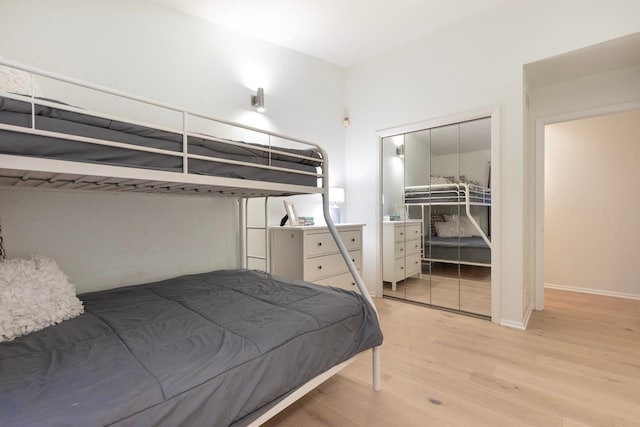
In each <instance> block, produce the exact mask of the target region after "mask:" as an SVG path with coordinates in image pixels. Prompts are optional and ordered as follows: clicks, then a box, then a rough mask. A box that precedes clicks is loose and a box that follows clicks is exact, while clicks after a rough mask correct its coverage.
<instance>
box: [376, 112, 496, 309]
mask: <svg viewBox="0 0 640 427" xmlns="http://www.w3.org/2000/svg"><path fill="white" fill-rule="evenodd" d="M491 120H492V119H491V118H490V117H478V118H473V119H470V120H468V121H462V122H457V121H455V122H452V123H447V124H441V123H442V121H440V120H437V121H436V123H438V124H437V125H435V126H434V127H431V126H429V124H428V123H425V124H416V129H415V130H413V129H411V131H409V132H407V128H406V127H402V128H401V133H398V134H394V133H393V130H390V131H389V134H390V136H386V137H383V138H382V140H381V156H382V164H383V168H382V170H383V194H382V196H383V197H382V199H383V213H382V214H383V217H384V218H385V222H383V226H384V225H386V224H387V222H391V221H393V220H395V221H398V222H396V226H398V224H399V223H401V222H404V223H405V224H412V223H415V222H417V223H419V224H421V235H420V238H419V240H418V241H419V242H420V245H421V248H420V254H419V257H420V258H419V260H420V262H421V265H420V268H419V270H418V271H419V272H420V273H421V274H420V275H417V274H414V275H409V274H405V275H402V276H401V278H404V280H403V281H401V282H397V283H396V282H395V281H392V280H390V279H389V275H388V274H385V265H387V266H390V265H391V263H390V262H386V263H383V294H384V296H387V297H391V298H398V299H401V300H408V301H412V302H416V303H420V304H426V305H428V306H432V307H438V308H444V309H447V310H453V311H456V312H460V313H465V314H472V315H477V316H481V317H485V318H488V317H489V316H490V315H491V258H492V257H491V248H492V243H491V201H492V200H491ZM421 126H424V127H421ZM387 218H388V219H387ZM405 226H406V225H405ZM389 243H393V244H394V245H403V244H404V251H402V250H400V252H403V253H405V254H408V253H412V254H413V252H411V250H413V248H414V245H415V242H414V241H413V240H412V241H408V240H407V239H406V238H405V239H403V240H402V239H401V241H400V240H397V239H396V241H391V239H390V238H386V239H385V235H384V234H383V259H384V261H387V258H391V256H394V255H393V254H392V252H391V251H390V250H384V249H385V248H391V247H392V246H391V245H390V244H389ZM410 249H411V250H410ZM395 256H396V262H398V260H400V261H402V260H403V258H402V257H398V256H397V255H395ZM404 259H405V265H404V267H405V268H404V270H402V271H405V272H408V271H411V272H414V271H416V270H415V269H413V268H411V269H410V268H409V266H410V267H414V264H413V262H414V259H413V258H408V257H406V256H405V257H404ZM409 261H410V262H409ZM401 267H402V266H401ZM386 270H390V268H389V267H387V268H386Z"/></svg>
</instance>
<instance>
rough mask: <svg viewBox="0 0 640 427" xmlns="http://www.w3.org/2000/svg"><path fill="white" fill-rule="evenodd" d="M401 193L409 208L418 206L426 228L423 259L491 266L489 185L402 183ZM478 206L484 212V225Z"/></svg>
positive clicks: (410, 209)
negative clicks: (485, 222)
mask: <svg viewBox="0 0 640 427" xmlns="http://www.w3.org/2000/svg"><path fill="white" fill-rule="evenodd" d="M404 197H405V203H406V205H407V208H408V210H409V211H410V212H411V211H412V207H419V215H420V216H419V219H421V220H422V221H423V223H424V224H425V230H427V231H426V232H425V233H424V235H423V249H422V260H423V261H426V262H443V263H453V264H458V263H459V264H464V265H475V266H481V267H491V237H490V235H491V233H490V228H489V224H490V212H491V210H490V208H491V189H489V188H485V187H481V186H478V185H475V184H465V183H451V184H432V185H417V186H408V187H405V194H404ZM480 208H486V212H487V214H486V218H487V219H488V221H487V224H486V225H485V226H484V228H483V226H482V225H481V224H480V223H481V219H480V217H479V215H477V214H478V213H479V210H480ZM412 218H416V216H415V213H414V214H413V215H412ZM416 219H417V218H416ZM425 220H426V221H425ZM443 223H444V224H443ZM446 223H450V224H452V225H451V226H448V224H446ZM443 225H444V226H443ZM449 230H450V232H449V233H447V231H449Z"/></svg>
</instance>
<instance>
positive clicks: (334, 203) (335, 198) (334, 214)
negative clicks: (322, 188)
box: [329, 187, 344, 224]
mask: <svg viewBox="0 0 640 427" xmlns="http://www.w3.org/2000/svg"><path fill="white" fill-rule="evenodd" d="M329 202H330V203H331V206H330V208H331V219H332V220H333V222H335V223H337V224H339V223H340V206H338V205H339V204H342V203H344V188H337V187H332V188H329Z"/></svg>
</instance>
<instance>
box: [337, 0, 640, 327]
mask: <svg viewBox="0 0 640 427" xmlns="http://www.w3.org/2000/svg"><path fill="white" fill-rule="evenodd" d="M637 16H640V2H637V1H635V0H593V1H590V2H589V3H588V5H585V2H583V1H580V0H563V1H557V0H542V1H535V2H533V1H531V2H522V1H518V2H505V3H503V4H501V5H499V6H497V7H495V8H493V9H491V10H489V11H487V12H486V13H483V14H481V15H478V16H475V17H471V18H469V19H466V20H464V21H462V22H460V23H458V24H455V25H452V26H449V27H447V28H445V29H442V30H440V31H437V32H435V33H432V34H430V35H428V36H425V37H424V38H422V39H420V40H417V41H415V42H413V43H410V44H408V45H406V46H404V47H402V48H400V49H396V50H394V51H392V52H389V53H387V54H385V55H382V56H380V57H379V58H376V59H374V60H372V61H369V62H367V63H364V64H362V65H359V66H356V67H354V68H351V69H349V70H348V71H347V98H346V99H347V107H348V108H349V111H350V113H351V127H350V128H349V129H348V130H347V141H346V150H347V154H346V155H347V158H354V159H355V158H357V159H358V165H359V167H357V168H347V169H346V174H347V194H349V195H350V197H348V201H347V203H348V205H349V206H348V215H349V220H350V221H362V222H365V223H367V224H370V225H371V227H367V228H365V235H364V247H365V250H364V254H363V255H364V259H365V267H364V276H365V281H366V282H367V283H379V282H380V279H381V278H380V277H376V269H375V268H373V266H375V265H376V263H379V261H380V242H379V236H380V232H379V230H378V226H377V225H376V224H377V223H378V221H379V211H380V207H379V206H378V205H377V204H376V201H377V197H378V196H377V194H379V190H380V187H379V181H378V180H375V179H372V177H375V176H376V175H377V167H378V165H379V159H378V157H379V152H378V148H377V143H376V138H375V134H376V131H377V130H380V129H386V128H392V127H396V126H399V125H402V124H406V123H413V122H418V121H422V120H428V119H432V118H437V117H442V116H446V115H449V114H455V113H460V112H464V111H468V110H473V109H476V108H481V107H487V106H498V107H499V108H500V110H501V126H500V133H501V141H502V144H501V164H500V165H494V167H499V168H500V171H501V185H502V205H501V206H499V207H498V209H500V211H501V218H502V223H501V236H503V237H502V241H501V242H499V245H498V246H500V247H501V254H497V255H498V256H499V257H500V262H501V270H500V271H499V275H500V277H501V283H502V288H501V301H500V306H499V307H494V308H496V309H497V310H498V311H499V315H498V316H499V318H498V319H495V320H497V321H502V322H505V323H509V324H512V325H522V324H523V321H524V314H525V309H526V307H527V306H529V304H530V302H531V301H530V300H531V296H530V295H529V294H527V289H529V285H530V283H529V282H530V280H531V279H530V277H531V276H530V274H528V271H527V270H526V268H525V256H527V253H526V251H525V248H527V247H529V246H530V245H531V243H532V242H531V241H530V239H529V238H528V236H527V235H528V233H527V231H526V230H528V229H529V228H530V223H531V221H532V214H533V212H532V211H531V210H530V209H527V210H526V211H525V209H524V208H525V198H526V194H528V193H527V191H528V188H529V187H528V184H529V183H528V181H527V180H526V177H525V173H524V170H523V169H524V164H525V146H524V135H523V133H524V129H523V76H522V66H523V64H525V63H529V62H533V61H536V60H539V59H542V58H546V57H549V56H552V55H556V54H560V53H563V52H566V51H569V50H573V49H576V48H579V47H584V46H587V45H591V44H595V43H598V42H600V41H603V40H607V39H611V38H614V37H619V36H622V35H626V34H630V33H633V32H636V31H638V30H640V21H638V19H637Z"/></svg>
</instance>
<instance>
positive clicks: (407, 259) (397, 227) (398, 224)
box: [382, 220, 422, 291]
mask: <svg viewBox="0 0 640 427" xmlns="http://www.w3.org/2000/svg"><path fill="white" fill-rule="evenodd" d="M382 234H383V235H382V280H383V281H385V282H390V283H391V289H392V290H393V291H395V290H396V284H397V283H398V282H399V281H402V280H404V279H406V278H408V277H411V276H415V275H420V274H421V267H422V262H421V257H422V254H421V247H422V221H421V220H406V221H384V222H383V226H382Z"/></svg>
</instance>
